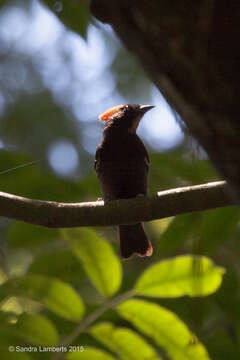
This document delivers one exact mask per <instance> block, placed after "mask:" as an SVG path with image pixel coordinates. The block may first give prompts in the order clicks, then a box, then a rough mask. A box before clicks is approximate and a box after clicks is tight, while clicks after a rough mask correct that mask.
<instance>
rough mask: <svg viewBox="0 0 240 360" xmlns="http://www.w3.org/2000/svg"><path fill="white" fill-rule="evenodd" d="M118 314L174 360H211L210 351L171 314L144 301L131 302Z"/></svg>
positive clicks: (127, 302) (122, 307)
mask: <svg viewBox="0 0 240 360" xmlns="http://www.w3.org/2000/svg"><path fill="white" fill-rule="evenodd" d="M117 311H118V312H119V314H120V315H121V316H122V317H123V318H125V319H126V320H128V321H130V322H131V323H132V324H133V325H134V326H136V328H137V329H138V330H139V331H141V332H143V333H144V334H145V335H147V336H149V337H151V338H152V339H153V340H154V341H155V342H156V343H157V344H158V345H160V346H161V347H163V348H164V349H165V351H166V352H167V354H168V355H169V357H170V358H171V359H173V360H209V356H208V353H207V350H206V349H205V348H204V346H203V345H202V344H201V343H200V342H199V341H198V339H197V338H196V336H195V335H194V334H192V333H191V332H190V331H189V329H188V328H187V326H186V325H185V324H184V323H183V322H182V321H181V320H180V319H179V318H178V317H177V316H176V315H175V314H174V313H173V312H171V311H169V310H167V309H165V308H163V307H161V306H159V305H157V304H154V303H150V302H147V301H143V300H128V301H126V302H124V303H122V304H121V305H119V306H118V308H117Z"/></svg>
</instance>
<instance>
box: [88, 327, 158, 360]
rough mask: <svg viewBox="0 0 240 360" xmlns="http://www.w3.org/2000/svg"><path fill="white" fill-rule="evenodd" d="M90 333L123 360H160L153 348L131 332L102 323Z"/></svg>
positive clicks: (92, 328)
mask: <svg viewBox="0 0 240 360" xmlns="http://www.w3.org/2000/svg"><path fill="white" fill-rule="evenodd" d="M90 333H91V334H92V335H93V336H94V337H95V338H96V339H97V340H98V341H100V342H101V343H103V344H104V345H105V346H107V347H109V348H110V350H112V351H113V352H115V353H116V354H117V355H118V356H119V357H120V358H121V359H123V360H129V359H131V360H135V359H136V360H139V358H141V359H148V360H160V359H161V358H160V357H159V356H158V355H157V353H156V352H155V350H154V349H153V347H152V346H151V345H149V344H148V343H147V341H145V340H144V339H143V338H142V337H141V336H140V335H138V334H137V333H136V332H134V331H133V330H130V329H127V328H123V327H119V328H117V327H115V326H114V325H113V324H112V323H108V322H104V323H100V324H97V325H95V326H93V327H91V329H90ZM140 354H141V356H140V357H139V355H140Z"/></svg>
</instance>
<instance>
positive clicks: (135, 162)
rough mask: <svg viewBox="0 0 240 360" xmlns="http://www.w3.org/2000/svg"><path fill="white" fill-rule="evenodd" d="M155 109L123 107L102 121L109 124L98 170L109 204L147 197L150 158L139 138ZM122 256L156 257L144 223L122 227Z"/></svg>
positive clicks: (120, 233) (99, 157) (136, 106)
mask: <svg viewBox="0 0 240 360" xmlns="http://www.w3.org/2000/svg"><path fill="white" fill-rule="evenodd" d="M152 107H153V106H150V105H149V106H143V105H137V104H127V105H119V106H117V107H115V108H113V109H110V110H109V111H107V112H106V113H104V114H103V115H102V116H100V119H103V120H105V121H106V123H105V128H104V131H103V140H102V142H101V143H100V144H99V146H98V148H97V151H96V156H95V170H96V172H97V176H98V179H99V182H100V187H101V191H102V194H103V198H104V200H105V201H110V200H115V199H127V198H132V197H135V196H138V195H139V194H141V195H146V193H147V178H148V167H149V157H148V153H147V150H146V148H145V146H144V145H143V143H142V141H141V139H140V138H139V137H138V136H137V134H136V129H137V126H138V123H139V121H140V119H141V117H142V116H143V115H144V113H145V112H146V111H148V110H150V109H151V108H152ZM119 239H120V252H121V255H122V257H124V258H128V257H130V256H131V255H132V254H133V253H136V254H137V255H139V256H149V255H151V254H152V246H151V243H150V241H149V240H148V239H147V237H146V234H145V232H144V230H143V226H142V224H141V223H139V224H134V225H121V226H119Z"/></svg>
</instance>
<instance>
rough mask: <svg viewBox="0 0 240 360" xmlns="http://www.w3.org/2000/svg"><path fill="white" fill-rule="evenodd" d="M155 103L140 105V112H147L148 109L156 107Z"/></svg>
mask: <svg viewBox="0 0 240 360" xmlns="http://www.w3.org/2000/svg"><path fill="white" fill-rule="evenodd" d="M154 107H155V106H154V105H140V109H139V110H140V112H141V113H142V114H145V113H146V112H147V111H149V110H151V109H152V108H154Z"/></svg>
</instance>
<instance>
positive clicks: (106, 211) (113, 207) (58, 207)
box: [0, 181, 234, 228]
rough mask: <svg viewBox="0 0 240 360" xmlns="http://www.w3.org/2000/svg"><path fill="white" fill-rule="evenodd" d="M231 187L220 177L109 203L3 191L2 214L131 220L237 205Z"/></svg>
mask: <svg viewBox="0 0 240 360" xmlns="http://www.w3.org/2000/svg"><path fill="white" fill-rule="evenodd" d="M228 190H229V189H228V185H227V183H226V182H225V181H217V182H211V183H207V184H201V185H195V186H186V187H181V188H176V189H170V190H165V191H160V192H158V193H156V194H154V195H151V196H146V197H145V196H144V197H137V198H133V199H126V200H125V199H122V200H115V201H111V202H108V203H106V204H104V202H103V201H96V202H85V203H58V202H52V201H42V200H33V199H28V198H24V197H20V196H16V195H13V194H7V193H3V192H0V216H4V217H7V218H11V219H16V220H21V221H24V222H27V223H30V224H36V225H41V226H46V227H53V228H64V227H78V226H109V225H117V224H131V223H136V222H140V221H150V220H156V219H162V218H166V217H169V216H175V215H179V214H184V213H188V212H193V211H202V210H208V209H213V208H217V207H223V206H230V205H234V202H233V200H231V198H230V197H229V195H228Z"/></svg>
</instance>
